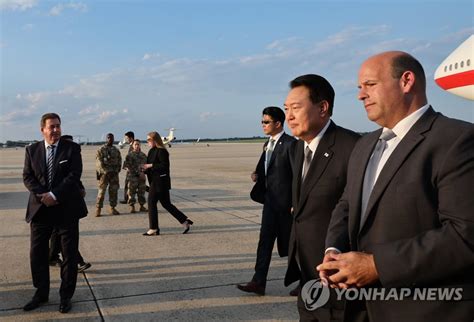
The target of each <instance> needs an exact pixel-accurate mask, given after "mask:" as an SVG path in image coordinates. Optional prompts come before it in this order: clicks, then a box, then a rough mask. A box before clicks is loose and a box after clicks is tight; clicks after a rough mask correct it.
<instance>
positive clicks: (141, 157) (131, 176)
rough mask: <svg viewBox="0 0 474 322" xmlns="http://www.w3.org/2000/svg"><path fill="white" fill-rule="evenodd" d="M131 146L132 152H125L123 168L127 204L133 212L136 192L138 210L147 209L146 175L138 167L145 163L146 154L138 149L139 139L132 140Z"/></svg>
mask: <svg viewBox="0 0 474 322" xmlns="http://www.w3.org/2000/svg"><path fill="white" fill-rule="evenodd" d="M132 148H133V150H132V152H130V153H129V154H127V157H126V158H125V162H124V163H123V168H124V169H126V170H127V180H128V204H129V205H130V212H131V213H135V212H136V210H135V202H136V200H135V194H137V197H138V203H139V204H140V209H139V211H147V209H146V208H145V207H144V204H145V203H146V199H145V189H146V177H145V173H144V172H143V171H141V169H140V168H141V166H142V165H144V164H145V163H146V154H145V153H143V152H142V151H141V150H140V140H134V141H133V144H132Z"/></svg>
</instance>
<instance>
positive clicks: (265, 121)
mask: <svg viewBox="0 0 474 322" xmlns="http://www.w3.org/2000/svg"><path fill="white" fill-rule="evenodd" d="M270 123H273V121H267V120H263V121H262V124H270Z"/></svg>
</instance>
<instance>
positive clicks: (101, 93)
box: [0, 25, 465, 138]
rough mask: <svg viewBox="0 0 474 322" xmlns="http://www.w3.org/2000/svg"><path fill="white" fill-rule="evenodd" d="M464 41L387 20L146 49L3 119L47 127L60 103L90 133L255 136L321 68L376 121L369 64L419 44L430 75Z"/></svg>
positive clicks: (5, 112) (15, 103)
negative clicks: (221, 43) (224, 49)
mask: <svg viewBox="0 0 474 322" xmlns="http://www.w3.org/2000/svg"><path fill="white" fill-rule="evenodd" d="M464 33H465V31H463V32H459V34H464ZM409 37H414V36H409ZM454 43H455V41H452V42H451V43H449V44H448V45H449V46H448V45H443V44H441V39H439V38H435V39H427V40H421V39H416V38H397V36H394V34H392V33H391V32H390V28H389V27H388V26H385V25H381V26H374V27H370V26H366V27H351V28H346V29H344V30H341V31H339V32H336V33H333V34H329V35H326V36H324V37H322V38H320V39H301V38H287V39H276V40H273V41H271V42H269V43H268V44H262V48H261V49H260V50H258V51H255V52H254V53H252V54H251V55H246V56H244V55H241V56H227V57H219V58H218V59H216V60H213V59H192V58H188V57H173V58H166V57H163V56H161V55H160V54H158V53H156V52H153V51H149V52H148V53H145V54H144V56H143V58H142V60H143V61H147V62H146V63H142V61H138V62H136V64H135V66H132V67H128V68H119V69H115V70H111V71H107V72H105V73H99V74H93V75H89V76H87V77H82V78H80V79H79V80H76V81H74V82H72V83H70V84H68V85H66V86H64V87H63V88H62V89H61V90H57V91H49V92H36V93H35V92H33V93H27V94H19V95H17V98H16V99H15V98H14V97H11V98H9V99H7V100H5V102H4V101H3V100H2V102H1V103H2V108H3V109H2V114H1V115H2V116H1V118H0V120H1V122H2V123H8V124H11V125H8V126H2V128H3V129H4V132H5V133H8V132H9V131H12V133H13V131H14V130H15V128H16V127H20V126H22V125H23V124H30V125H31V128H32V129H33V130H34V131H37V122H38V119H39V117H40V115H41V114H42V113H45V112H49V111H57V112H58V113H60V115H61V117H62V118H63V119H64V120H65V122H64V124H65V126H67V127H68V131H69V132H70V133H87V136H88V137H90V138H92V137H96V138H97V137H100V135H101V134H102V133H104V131H110V132H112V133H124V132H125V131H127V130H134V131H136V132H138V135H139V136H140V137H142V136H143V135H144V134H145V133H146V131H151V130H153V129H158V130H159V129H162V128H165V127H169V126H170V125H171V124H172V125H173V126H176V127H178V128H181V129H182V131H180V133H179V135H180V137H181V138H193V137H199V136H200V137H223V136H232V135H235V136H239V135H247V134H248V135H250V136H252V135H258V134H260V133H261V129H260V127H259V126H258V118H259V117H260V113H261V109H262V108H263V107H265V106H269V105H276V106H281V105H282V102H283V101H284V98H285V96H286V94H287V91H288V82H289V81H290V80H291V79H293V78H294V77H296V76H298V75H302V74H308V73H316V74H320V75H323V76H324V77H326V78H327V79H328V80H329V81H330V82H331V83H332V84H333V85H334V87H335V89H336V93H337V94H336V105H337V106H336V108H335V116H336V117H337V118H336V119H335V121H336V122H337V123H339V124H341V125H342V126H344V125H345V126H349V127H351V128H352V129H354V130H367V124H370V123H369V121H367V120H366V118H365V117H364V115H363V113H362V114H361V113H360V108H361V105H360V103H358V102H357V100H356V92H357V87H356V80H357V71H358V68H359V65H360V63H361V62H362V61H363V60H365V59H366V58H367V57H368V56H369V55H372V54H374V53H376V52H380V51H383V50H393V49H401V50H406V51H408V52H413V50H416V51H419V53H415V56H416V57H417V58H419V59H420V61H421V62H422V63H423V65H424V66H426V67H427V68H426V70H427V74H429V73H428V71H429V70H430V69H431V70H432V69H433V68H430V67H431V66H430V64H432V65H435V64H436V62H437V61H441V60H442V57H436V56H430V55H437V56H443V55H447V54H449V50H446V48H448V49H449V48H451V47H452V48H453V49H454V48H455V46H454V45H453V46H451V45H452V44H454ZM155 57H159V59H153V58H155ZM433 62H435V63H433ZM344 108H346V109H344ZM15 111H22V112H15ZM232 113H233V114H232ZM63 116H64V117H63ZM460 118H462V117H460ZM71 120H72V121H71ZM221 121H222V122H221ZM204 122H207V123H204ZM203 125H205V126H203ZM34 131H33V132H32V133H33V134H32V135H35V133H36V132H34ZM25 133H26V132H25ZM24 135H25V136H26V135H31V134H30V132H28V133H26V134H24Z"/></svg>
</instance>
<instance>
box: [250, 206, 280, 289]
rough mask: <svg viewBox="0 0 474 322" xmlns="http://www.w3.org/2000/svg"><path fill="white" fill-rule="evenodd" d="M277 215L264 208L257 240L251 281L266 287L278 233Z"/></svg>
mask: <svg viewBox="0 0 474 322" xmlns="http://www.w3.org/2000/svg"><path fill="white" fill-rule="evenodd" d="M277 216H278V214H276V213H274V212H272V211H271V210H270V208H267V207H265V206H264V208H263V212H262V225H261V226H260V236H259V238H258V246H257V259H256V262H255V274H254V275H253V278H252V281H254V282H256V283H258V284H260V285H263V286H266V284H267V276H268V269H269V268H270V261H271V259H272V253H273V246H274V245H275V240H276V238H277V233H278V219H277Z"/></svg>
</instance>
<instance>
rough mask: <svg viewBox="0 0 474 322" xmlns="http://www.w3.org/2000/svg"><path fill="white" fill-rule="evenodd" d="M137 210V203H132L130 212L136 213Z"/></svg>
mask: <svg viewBox="0 0 474 322" xmlns="http://www.w3.org/2000/svg"><path fill="white" fill-rule="evenodd" d="M136 212H137V211H136V210H135V205H130V213H131V214H134V213H136Z"/></svg>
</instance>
